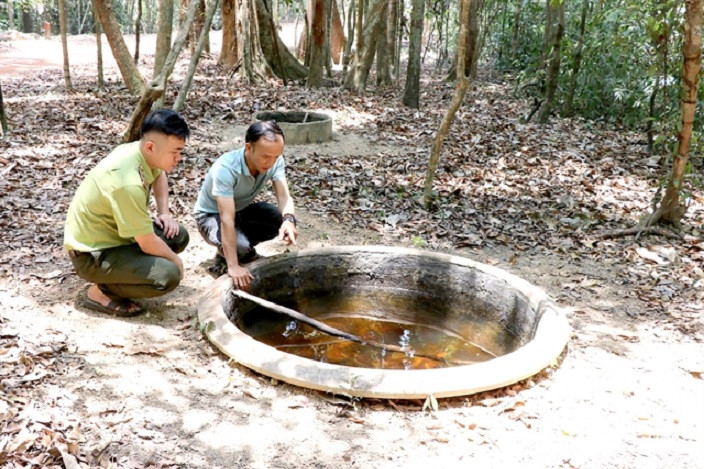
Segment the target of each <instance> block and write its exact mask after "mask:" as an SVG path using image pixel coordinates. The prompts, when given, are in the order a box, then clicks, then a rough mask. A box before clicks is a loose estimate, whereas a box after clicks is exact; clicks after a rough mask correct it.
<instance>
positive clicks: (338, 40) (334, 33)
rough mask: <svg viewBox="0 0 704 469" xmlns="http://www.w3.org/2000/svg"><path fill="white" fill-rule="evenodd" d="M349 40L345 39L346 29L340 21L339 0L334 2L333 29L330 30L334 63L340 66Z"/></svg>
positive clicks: (333, 0)
mask: <svg viewBox="0 0 704 469" xmlns="http://www.w3.org/2000/svg"><path fill="white" fill-rule="evenodd" d="M346 43H347V40H346V39H345V29H344V27H343V25H342V21H341V20H340V10H339V8H338V6H337V0H332V29H331V30H330V52H331V53H332V61H333V62H335V63H336V64H340V63H341V61H342V54H343V52H344V50H345V45H346Z"/></svg>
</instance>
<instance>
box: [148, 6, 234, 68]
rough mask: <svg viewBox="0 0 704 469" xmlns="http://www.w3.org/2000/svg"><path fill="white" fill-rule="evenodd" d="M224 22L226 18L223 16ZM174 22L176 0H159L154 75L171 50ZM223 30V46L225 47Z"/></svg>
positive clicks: (161, 66) (162, 65)
mask: <svg viewBox="0 0 704 469" xmlns="http://www.w3.org/2000/svg"><path fill="white" fill-rule="evenodd" d="M223 22H224V18H223ZM173 23H174V0H159V29H158V30H157V33H156V53H155V57H154V73H153V75H152V77H156V76H157V75H159V72H160V71H161V69H162V68H163V67H164V62H165V61H166V56H168V55H169V51H170V50H171V35H172V32H173ZM224 41H225V39H224V32H223V47H224Z"/></svg>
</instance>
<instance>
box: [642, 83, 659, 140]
mask: <svg viewBox="0 0 704 469" xmlns="http://www.w3.org/2000/svg"><path fill="white" fill-rule="evenodd" d="M659 89H660V74H658V76H657V78H656V79H655V86H653V91H652V92H651V93H650V98H649V99H648V123H647V124H646V130H645V134H646V136H647V137H648V151H649V152H650V153H652V152H653V145H654V142H655V138H654V134H655V130H654V129H653V121H655V119H656V116H655V102H656V100H657V96H658V90H659Z"/></svg>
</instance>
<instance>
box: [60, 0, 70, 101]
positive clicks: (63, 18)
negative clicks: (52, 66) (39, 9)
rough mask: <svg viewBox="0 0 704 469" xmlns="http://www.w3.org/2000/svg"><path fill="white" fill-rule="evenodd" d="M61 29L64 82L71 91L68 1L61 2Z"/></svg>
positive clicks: (61, 0)
mask: <svg viewBox="0 0 704 469" xmlns="http://www.w3.org/2000/svg"><path fill="white" fill-rule="evenodd" d="M59 29H60V31H61V48H62V49H63V52H64V81H65V82H66V89H69V90H70V89H71V88H72V86H71V70H70V69H69V65H68V41H67V39H66V0H59Z"/></svg>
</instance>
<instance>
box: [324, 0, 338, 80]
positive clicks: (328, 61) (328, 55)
mask: <svg viewBox="0 0 704 469" xmlns="http://www.w3.org/2000/svg"><path fill="white" fill-rule="evenodd" d="M325 1H326V3H327V5H326V7H325V10H326V13H327V18H325V28H326V29H325V46H324V47H323V52H324V56H325V58H324V61H325V71H326V72H327V77H328V78H332V10H333V5H337V0H325ZM338 15H339V13H338ZM338 20H339V18H338Z"/></svg>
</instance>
